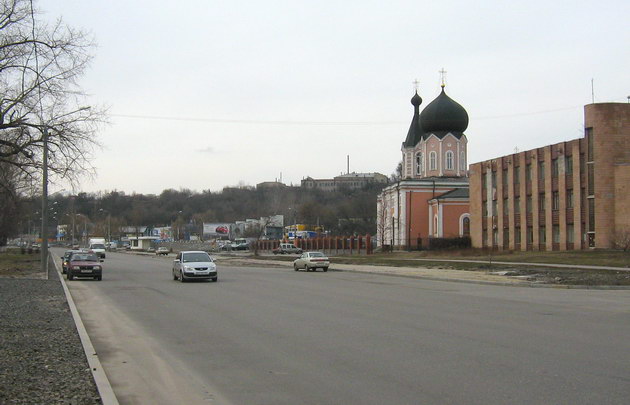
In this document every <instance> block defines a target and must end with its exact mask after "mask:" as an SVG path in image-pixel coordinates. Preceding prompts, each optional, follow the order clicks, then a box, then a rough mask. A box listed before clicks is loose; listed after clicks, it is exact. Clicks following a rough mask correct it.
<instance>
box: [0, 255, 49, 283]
mask: <svg viewBox="0 0 630 405" xmlns="http://www.w3.org/2000/svg"><path fill="white" fill-rule="evenodd" d="M40 263H41V262H40V254H39V253H32V254H20V253H0V277H5V278H36V279H45V278H46V274H45V273H43V272H42V269H41V264H40Z"/></svg>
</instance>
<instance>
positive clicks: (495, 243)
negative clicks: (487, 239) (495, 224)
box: [492, 229, 499, 246]
mask: <svg viewBox="0 0 630 405" xmlns="http://www.w3.org/2000/svg"><path fill="white" fill-rule="evenodd" d="M498 245H499V230H498V229H493V230H492V246H498Z"/></svg>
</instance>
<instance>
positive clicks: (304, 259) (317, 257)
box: [293, 252, 330, 271]
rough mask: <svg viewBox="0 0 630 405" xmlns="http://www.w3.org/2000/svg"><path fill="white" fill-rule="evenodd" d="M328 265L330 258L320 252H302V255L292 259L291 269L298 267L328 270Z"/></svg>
mask: <svg viewBox="0 0 630 405" xmlns="http://www.w3.org/2000/svg"><path fill="white" fill-rule="evenodd" d="M329 266H330V259H328V257H327V256H326V255H325V254H323V253H322V252H304V253H302V256H300V257H299V258H297V259H295V260H294V261H293V270H295V271H298V270H299V269H304V270H305V271H317V269H318V268H319V269H322V270H324V271H328V267H329Z"/></svg>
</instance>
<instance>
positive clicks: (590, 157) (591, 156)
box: [584, 128, 595, 162]
mask: <svg viewBox="0 0 630 405" xmlns="http://www.w3.org/2000/svg"><path fill="white" fill-rule="evenodd" d="M584 137H585V138H586V142H587V145H588V146H587V147H588V161H589V162H592V161H593V160H595V159H594V157H595V156H594V155H595V153H594V151H593V149H594V148H593V128H586V129H585V130H584Z"/></svg>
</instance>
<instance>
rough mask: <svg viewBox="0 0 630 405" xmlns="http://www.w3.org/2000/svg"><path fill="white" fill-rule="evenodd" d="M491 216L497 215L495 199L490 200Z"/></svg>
mask: <svg viewBox="0 0 630 405" xmlns="http://www.w3.org/2000/svg"><path fill="white" fill-rule="evenodd" d="M492 216H493V217H496V216H497V200H492Z"/></svg>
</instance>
